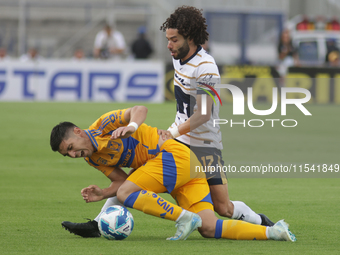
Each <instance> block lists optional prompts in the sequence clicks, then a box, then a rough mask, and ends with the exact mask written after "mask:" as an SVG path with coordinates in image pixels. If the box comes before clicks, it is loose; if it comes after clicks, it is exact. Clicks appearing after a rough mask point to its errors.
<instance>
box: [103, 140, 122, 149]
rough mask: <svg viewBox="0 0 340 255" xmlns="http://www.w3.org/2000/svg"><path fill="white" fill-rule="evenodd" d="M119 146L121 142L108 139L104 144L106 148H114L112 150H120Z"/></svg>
mask: <svg viewBox="0 0 340 255" xmlns="http://www.w3.org/2000/svg"><path fill="white" fill-rule="evenodd" d="M121 147H122V144H121V143H118V142H116V141H109V142H108V143H107V146H106V148H108V149H110V150H114V151H120V148H121Z"/></svg>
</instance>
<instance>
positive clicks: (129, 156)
mask: <svg viewBox="0 0 340 255" xmlns="http://www.w3.org/2000/svg"><path fill="white" fill-rule="evenodd" d="M131 154H132V150H131V149H128V151H127V154H126V157H125V159H124V161H123V164H122V166H126V165H127V163H128V162H129V160H130V158H131Z"/></svg>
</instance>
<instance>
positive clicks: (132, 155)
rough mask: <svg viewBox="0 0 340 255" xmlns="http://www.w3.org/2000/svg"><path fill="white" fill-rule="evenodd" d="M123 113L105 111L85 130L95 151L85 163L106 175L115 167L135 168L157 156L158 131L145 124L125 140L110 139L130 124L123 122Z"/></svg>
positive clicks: (122, 111)
mask: <svg viewBox="0 0 340 255" xmlns="http://www.w3.org/2000/svg"><path fill="white" fill-rule="evenodd" d="M125 111H126V109H124V110H116V111H111V112H108V113H106V114H104V115H102V116H101V117H100V118H99V119H97V120H96V121H95V122H94V123H93V124H92V125H91V126H90V127H89V128H88V129H85V130H84V131H85V133H86V134H87V135H88V137H89V138H90V140H91V142H92V144H93V146H94V147H95V149H96V151H95V152H94V153H93V154H92V156H91V157H86V158H85V160H86V161H87V163H88V164H89V165H91V166H93V167H95V168H97V169H98V170H99V171H101V172H103V173H104V174H105V175H106V176H108V175H109V174H110V173H111V172H112V171H113V170H114V167H131V168H138V167H140V166H142V165H143V164H145V163H146V161H147V160H149V159H152V158H154V157H156V156H157V154H158V153H159V146H158V139H159V135H158V133H157V128H153V127H150V126H148V125H146V124H144V123H143V124H142V125H140V127H139V128H138V129H137V130H136V132H134V133H133V134H132V135H131V136H130V137H128V138H125V139H115V140H111V139H110V137H111V134H112V132H113V131H114V130H116V129H117V128H119V127H122V126H127V125H128V124H129V123H128V122H127V121H126V120H125V119H124V113H125Z"/></svg>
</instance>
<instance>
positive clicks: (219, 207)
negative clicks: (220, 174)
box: [209, 183, 234, 218]
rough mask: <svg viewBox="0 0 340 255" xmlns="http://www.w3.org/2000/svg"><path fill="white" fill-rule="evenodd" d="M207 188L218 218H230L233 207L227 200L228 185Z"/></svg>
mask: <svg viewBox="0 0 340 255" xmlns="http://www.w3.org/2000/svg"><path fill="white" fill-rule="evenodd" d="M209 187H210V194H211V199H212V201H213V204H214V210H215V212H217V213H218V214H219V215H220V216H223V217H228V218H231V217H232V216H233V213H234V205H233V203H232V202H231V201H230V199H229V193H228V184H227V183H226V184H219V185H210V186H209Z"/></svg>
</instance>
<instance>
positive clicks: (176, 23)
mask: <svg viewBox="0 0 340 255" xmlns="http://www.w3.org/2000/svg"><path fill="white" fill-rule="evenodd" d="M202 11H203V10H199V9H197V8H195V7H193V6H185V5H183V6H181V7H178V8H177V9H176V10H175V12H174V13H173V14H171V15H170V17H169V18H167V19H166V21H165V22H164V23H163V25H162V26H161V28H160V29H161V30H163V32H165V31H166V29H168V28H174V29H177V30H178V33H179V34H180V35H182V36H183V37H184V38H189V39H193V41H194V43H195V44H196V45H200V44H204V43H205V41H207V40H208V37H209V33H208V32H207V24H206V19H205V18H204V17H203V15H202Z"/></svg>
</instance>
